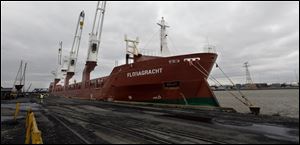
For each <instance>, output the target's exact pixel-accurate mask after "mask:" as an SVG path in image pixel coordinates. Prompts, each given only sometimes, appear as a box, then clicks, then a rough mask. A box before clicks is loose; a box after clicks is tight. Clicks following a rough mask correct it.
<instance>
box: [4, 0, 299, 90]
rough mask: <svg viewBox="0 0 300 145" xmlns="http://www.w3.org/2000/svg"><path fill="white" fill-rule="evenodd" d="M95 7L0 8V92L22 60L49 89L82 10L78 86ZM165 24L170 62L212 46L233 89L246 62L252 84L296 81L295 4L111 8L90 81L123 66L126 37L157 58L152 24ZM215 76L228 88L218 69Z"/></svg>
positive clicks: (30, 79) (35, 81)
mask: <svg viewBox="0 0 300 145" xmlns="http://www.w3.org/2000/svg"><path fill="white" fill-rule="evenodd" d="M96 3H97V2H95V1H94V2H3V1H1V86H3V87H12V85H13V82H14V79H15V77H16V74H17V71H18V67H19V64H20V60H21V59H22V60H25V61H26V62H28V70H27V76H26V79H27V83H26V85H27V86H28V84H29V83H32V88H36V87H39V88H43V87H48V86H49V83H50V81H52V80H53V78H54V76H53V75H52V74H51V71H53V70H55V69H56V67H57V49H58V42H59V41H63V55H67V54H69V51H70V47H71V44H72V41H73V35H74V33H75V27H76V23H77V19H78V15H79V13H80V11H81V10H84V11H85V14H86V15H85V16H86V17H85V25H84V28H83V34H82V41H81V45H80V50H79V55H78V64H77V67H76V72H77V74H75V77H74V78H75V79H76V80H77V82H78V81H80V80H81V75H82V70H83V68H84V64H85V60H86V55H87V47H88V33H89V32H90V31H91V23H92V21H93V17H94V12H95V7H96ZM162 16H163V17H164V18H165V20H166V22H167V24H168V25H170V28H169V29H168V34H169V35H168V36H169V37H168V38H169V40H168V47H169V49H170V51H171V53H172V54H174V55H177V54H188V53H195V52H203V51H204V50H203V45H205V44H206V43H207V42H209V44H213V45H215V46H216V51H217V53H218V55H219V57H218V59H217V63H218V64H220V66H221V68H222V69H223V70H224V71H225V72H226V73H227V74H228V75H229V76H230V77H231V78H232V79H233V81H234V82H236V83H245V81H246V76H245V68H243V67H242V66H243V63H244V62H246V61H248V62H249V64H250V65H251V66H250V68H249V69H250V73H251V77H252V79H253V81H254V82H267V83H274V82H294V81H298V79H299V2H108V3H107V9H106V13H105V18H104V19H105V20H104V26H103V33H102V40H101V42H102V43H101V46H100V52H99V55H98V56H99V59H98V66H97V67H96V68H95V70H94V72H93V73H92V78H96V77H100V76H105V75H108V74H109V73H110V72H111V70H112V68H113V67H114V65H115V60H118V63H119V64H122V63H124V58H125V43H124V34H127V35H128V36H129V37H132V38H135V37H136V36H138V37H139V38H140V42H141V43H140V45H139V47H140V48H141V49H145V50H151V51H156V52H157V51H158V50H159V27H158V26H157V24H156V23H157V22H158V21H159V20H160V18H161V17H162ZM207 40H208V41H207ZM212 76H214V77H216V78H218V80H220V81H221V82H223V83H229V82H228V81H226V80H225V79H224V77H223V75H222V74H221V72H220V70H218V68H214V69H213V72H212ZM71 82H73V81H71Z"/></svg>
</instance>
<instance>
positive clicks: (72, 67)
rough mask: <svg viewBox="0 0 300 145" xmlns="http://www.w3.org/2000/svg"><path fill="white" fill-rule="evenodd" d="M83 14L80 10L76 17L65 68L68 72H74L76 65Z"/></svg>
mask: <svg viewBox="0 0 300 145" xmlns="http://www.w3.org/2000/svg"><path fill="white" fill-rule="evenodd" d="M84 16H85V14H84V11H81V12H80V14H79V17H78V22H77V26H76V30H75V35H74V39H73V44H72V48H71V51H70V58H69V64H68V70H67V72H69V73H74V72H75V66H76V61H77V57H78V51H79V46H80V41H81V35H82V28H83V24H84ZM78 31H79V32H78Z"/></svg>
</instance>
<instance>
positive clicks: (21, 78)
mask: <svg viewBox="0 0 300 145" xmlns="http://www.w3.org/2000/svg"><path fill="white" fill-rule="evenodd" d="M26 67H27V63H25V65H24V68H23V61H22V60H21V63H20V66H19V70H18V73H17V76H16V79H15V81H14V89H13V92H12V94H11V95H12V96H13V97H16V96H18V95H19V94H20V93H21V92H22V91H21V89H22V88H23V87H24V84H25V71H26Z"/></svg>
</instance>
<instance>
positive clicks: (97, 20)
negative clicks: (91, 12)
mask: <svg viewBox="0 0 300 145" xmlns="http://www.w3.org/2000/svg"><path fill="white" fill-rule="evenodd" d="M105 7H106V1H101V2H100V1H98V3H97V7H96V12H95V17H94V21H93V28H92V32H91V33H90V34H89V35H90V37H89V46H88V54H87V60H86V64H85V68H84V70H83V74H82V87H83V88H85V84H86V83H87V82H89V81H90V73H91V71H93V70H94V68H95V67H96V66H97V56H98V51H99V45H100V40H101V33H102V27H103V20H104V13H105Z"/></svg>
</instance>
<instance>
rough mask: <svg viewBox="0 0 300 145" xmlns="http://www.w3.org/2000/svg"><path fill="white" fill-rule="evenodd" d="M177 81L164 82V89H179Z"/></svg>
mask: <svg viewBox="0 0 300 145" xmlns="http://www.w3.org/2000/svg"><path fill="white" fill-rule="evenodd" d="M179 84H180V83H179V81H173V82H165V83H164V87H166V88H173V87H179Z"/></svg>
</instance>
